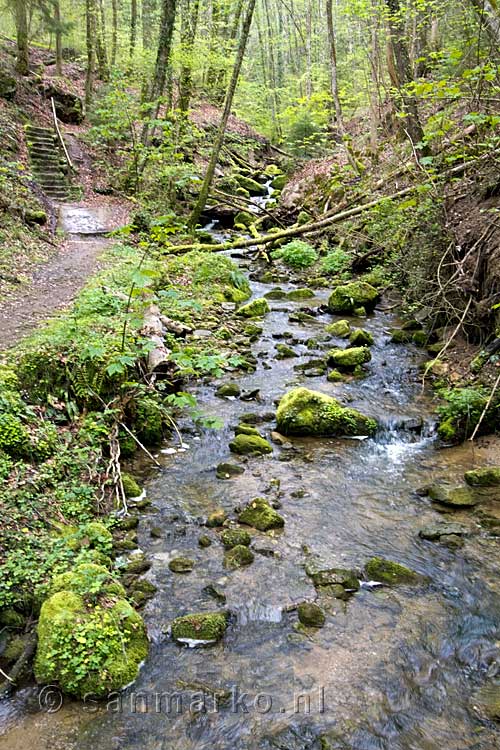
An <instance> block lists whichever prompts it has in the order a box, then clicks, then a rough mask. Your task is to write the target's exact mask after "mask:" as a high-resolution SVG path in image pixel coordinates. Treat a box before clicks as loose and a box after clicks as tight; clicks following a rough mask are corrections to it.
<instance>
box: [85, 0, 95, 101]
mask: <svg viewBox="0 0 500 750" xmlns="http://www.w3.org/2000/svg"><path fill="white" fill-rule="evenodd" d="M86 13H87V73H86V77H85V106H86V107H89V106H90V104H91V102H92V91H93V85H94V65H95V31H96V12H95V0H86Z"/></svg>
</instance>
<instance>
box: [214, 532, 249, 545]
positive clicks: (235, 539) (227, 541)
mask: <svg viewBox="0 0 500 750" xmlns="http://www.w3.org/2000/svg"><path fill="white" fill-rule="evenodd" d="M220 538H221V542H222V544H223V545H224V547H225V548H226V549H232V548H233V547H240V546H244V547H248V546H249V545H250V542H251V541H252V537H251V536H250V534H249V533H248V531H246V530H245V529H225V531H223V532H222V534H221V535H220Z"/></svg>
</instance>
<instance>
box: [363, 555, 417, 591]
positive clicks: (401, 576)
mask: <svg viewBox="0 0 500 750" xmlns="http://www.w3.org/2000/svg"><path fill="white" fill-rule="evenodd" d="M365 572H366V575H367V576H368V578H369V579H371V580H374V581H380V582H381V583H386V584H388V585H394V584H398V583H419V582H422V581H423V580H425V579H424V578H423V577H422V576H421V575H419V574H418V573H416V572H415V571H414V570H410V568H406V567H405V566H404V565H400V564H399V563H396V562H392V560H384V558H383V557H372V558H371V560H368V562H367V563H366V565H365Z"/></svg>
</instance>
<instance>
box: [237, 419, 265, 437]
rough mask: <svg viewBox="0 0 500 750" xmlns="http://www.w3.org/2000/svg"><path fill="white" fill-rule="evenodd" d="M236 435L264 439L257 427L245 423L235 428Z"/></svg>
mask: <svg viewBox="0 0 500 750" xmlns="http://www.w3.org/2000/svg"><path fill="white" fill-rule="evenodd" d="M234 434H235V435H258V437H262V435H261V434H260V432H259V431H258V429H257V428H256V427H254V426H253V425H251V424H246V423H245V422H240V424H239V425H238V426H237V427H235V428H234Z"/></svg>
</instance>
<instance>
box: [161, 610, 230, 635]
mask: <svg viewBox="0 0 500 750" xmlns="http://www.w3.org/2000/svg"><path fill="white" fill-rule="evenodd" d="M227 625H228V615H227V613H226V612H201V613H198V614H190V615H184V617H177V618H176V619H175V620H174V621H173V622H172V638H173V639H174V640H175V641H179V642H181V643H182V642H183V641H205V642H207V643H214V642H216V641H220V639H221V638H222V637H223V635H224V633H225V632H226V630H227Z"/></svg>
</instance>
